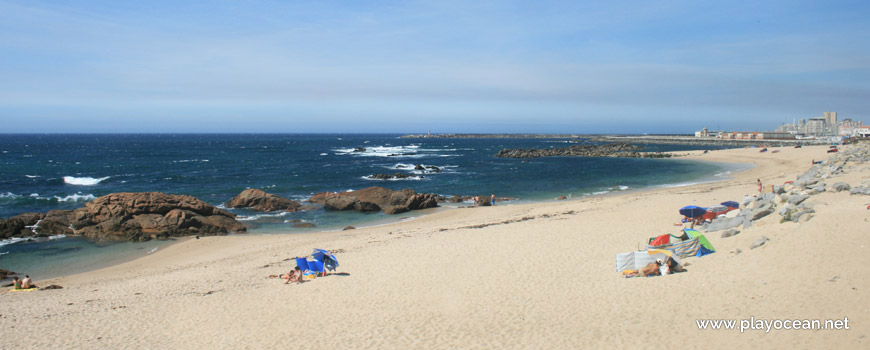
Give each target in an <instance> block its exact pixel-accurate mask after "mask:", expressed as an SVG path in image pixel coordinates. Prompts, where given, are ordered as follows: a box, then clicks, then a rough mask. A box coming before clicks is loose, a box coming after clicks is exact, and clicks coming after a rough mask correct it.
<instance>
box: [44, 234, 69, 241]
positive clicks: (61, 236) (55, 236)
mask: <svg viewBox="0 0 870 350" xmlns="http://www.w3.org/2000/svg"><path fill="white" fill-rule="evenodd" d="M61 238H66V235H54V236H48V240H49V241H52V240H55V239H61Z"/></svg>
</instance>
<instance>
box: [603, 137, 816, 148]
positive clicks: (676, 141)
mask: <svg viewBox="0 0 870 350" xmlns="http://www.w3.org/2000/svg"><path fill="white" fill-rule="evenodd" d="M590 141H596V142H626V143H634V144H638V143H639V144H645V143H647V144H663V145H698V146H727V147H747V146H795V145H810V144H818V143H819V142H816V141H814V140H723V139H715V138H701V137H692V136H615V135H613V136H593V137H590Z"/></svg>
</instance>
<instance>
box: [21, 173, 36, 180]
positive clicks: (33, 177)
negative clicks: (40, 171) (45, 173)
mask: <svg viewBox="0 0 870 350" xmlns="http://www.w3.org/2000/svg"><path fill="white" fill-rule="evenodd" d="M24 176H26V177H27V178H28V179H35V178H37V177H39V175H26V174H25V175H24Z"/></svg>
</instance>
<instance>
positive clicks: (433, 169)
mask: <svg viewBox="0 0 870 350" xmlns="http://www.w3.org/2000/svg"><path fill="white" fill-rule="evenodd" d="M414 170H417V171H423V172H432V173H438V172H441V168H439V167H437V166H434V165H426V166H424V165H423V164H417V165H416V166H414Z"/></svg>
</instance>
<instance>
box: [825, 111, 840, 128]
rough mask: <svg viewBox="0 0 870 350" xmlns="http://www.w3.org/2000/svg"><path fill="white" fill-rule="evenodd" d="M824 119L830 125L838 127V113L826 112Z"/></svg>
mask: <svg viewBox="0 0 870 350" xmlns="http://www.w3.org/2000/svg"><path fill="white" fill-rule="evenodd" d="M822 118H825V121H826V122H827V123H828V125H831V126H834V125H837V112H825V115H824V116H823V117H822Z"/></svg>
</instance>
